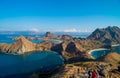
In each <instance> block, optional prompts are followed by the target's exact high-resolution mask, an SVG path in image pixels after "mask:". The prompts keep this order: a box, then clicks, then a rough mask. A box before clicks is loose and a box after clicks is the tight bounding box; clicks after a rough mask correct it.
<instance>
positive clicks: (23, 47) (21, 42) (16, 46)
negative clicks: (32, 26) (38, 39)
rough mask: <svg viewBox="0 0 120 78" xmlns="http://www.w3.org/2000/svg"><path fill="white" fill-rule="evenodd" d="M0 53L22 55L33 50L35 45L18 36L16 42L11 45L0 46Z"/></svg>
mask: <svg viewBox="0 0 120 78" xmlns="http://www.w3.org/2000/svg"><path fill="white" fill-rule="evenodd" d="M0 45H1V46H0V51H1V52H7V53H17V54H23V53H25V52H30V51H34V50H35V44H34V43H32V42H31V41H29V40H27V39H26V38H25V37H23V36H20V37H19V38H18V40H17V41H16V42H14V43H12V44H0Z"/></svg>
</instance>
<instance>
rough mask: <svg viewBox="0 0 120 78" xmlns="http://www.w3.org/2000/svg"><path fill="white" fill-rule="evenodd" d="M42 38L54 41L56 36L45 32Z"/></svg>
mask: <svg viewBox="0 0 120 78" xmlns="http://www.w3.org/2000/svg"><path fill="white" fill-rule="evenodd" d="M43 38H48V39H54V38H57V36H56V35H54V34H53V33H51V32H46V33H45V35H44V37H43Z"/></svg>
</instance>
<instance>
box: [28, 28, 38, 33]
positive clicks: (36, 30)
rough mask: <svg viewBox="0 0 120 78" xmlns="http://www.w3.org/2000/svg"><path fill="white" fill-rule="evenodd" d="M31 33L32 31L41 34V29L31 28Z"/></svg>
mask: <svg viewBox="0 0 120 78" xmlns="http://www.w3.org/2000/svg"><path fill="white" fill-rule="evenodd" d="M29 31H32V32H39V29H37V28H31V29H29Z"/></svg>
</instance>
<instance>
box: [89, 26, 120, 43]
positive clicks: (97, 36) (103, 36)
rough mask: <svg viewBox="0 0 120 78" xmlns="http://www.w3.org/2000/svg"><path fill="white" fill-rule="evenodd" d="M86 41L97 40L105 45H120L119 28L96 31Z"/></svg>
mask: <svg viewBox="0 0 120 78" xmlns="http://www.w3.org/2000/svg"><path fill="white" fill-rule="evenodd" d="M88 39H94V40H98V41H101V42H104V43H107V44H109V43H110V44H116V43H117V44H118V43H120V28H119V27H117V26H113V27H111V26H109V27H107V28H102V29H96V30H95V31H94V32H93V33H92V34H91V35H90V36H88Z"/></svg>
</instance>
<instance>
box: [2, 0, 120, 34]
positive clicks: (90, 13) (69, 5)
mask: <svg viewBox="0 0 120 78" xmlns="http://www.w3.org/2000/svg"><path fill="white" fill-rule="evenodd" d="M110 25H111V26H120V0H0V31H3V30H9V31H24V30H34V31H64V32H91V31H93V30H94V29H96V28H103V27H107V26H110Z"/></svg>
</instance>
